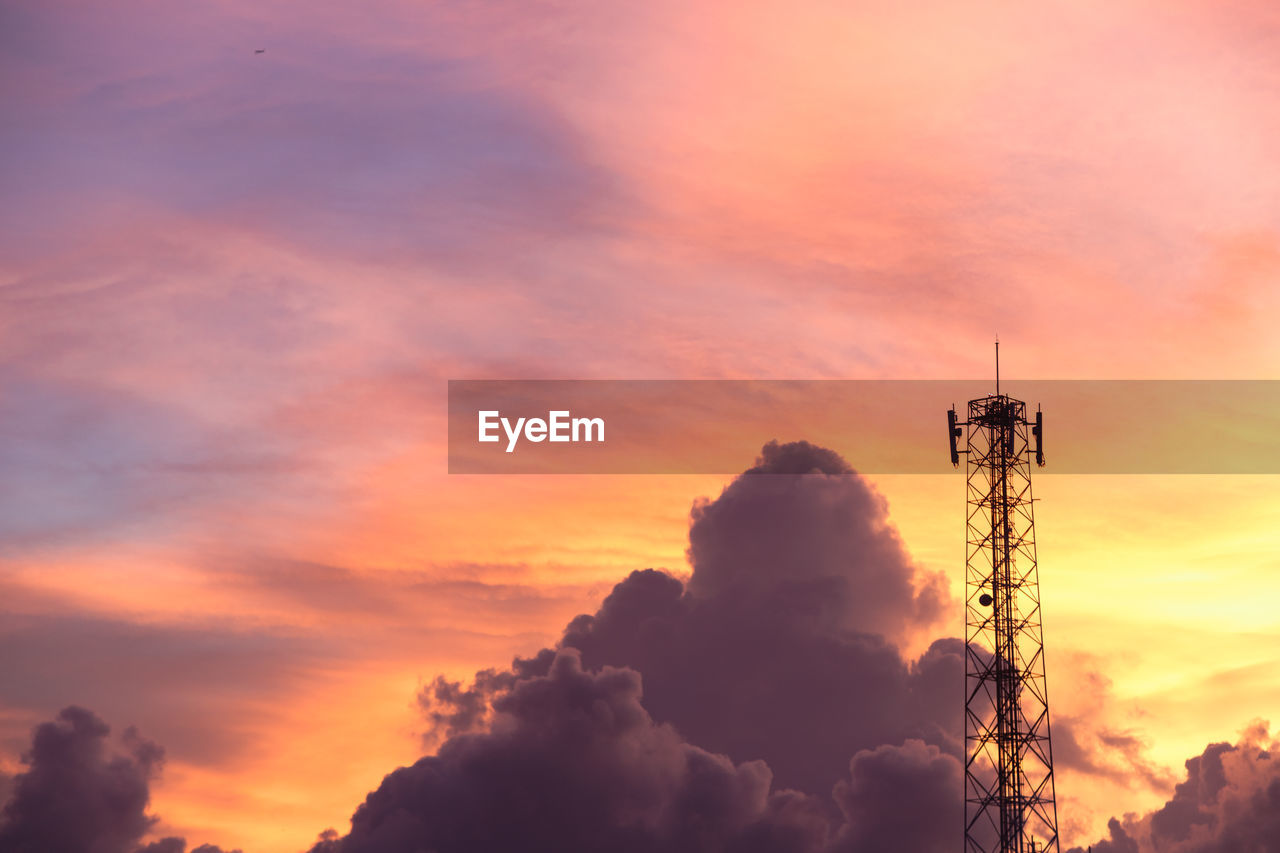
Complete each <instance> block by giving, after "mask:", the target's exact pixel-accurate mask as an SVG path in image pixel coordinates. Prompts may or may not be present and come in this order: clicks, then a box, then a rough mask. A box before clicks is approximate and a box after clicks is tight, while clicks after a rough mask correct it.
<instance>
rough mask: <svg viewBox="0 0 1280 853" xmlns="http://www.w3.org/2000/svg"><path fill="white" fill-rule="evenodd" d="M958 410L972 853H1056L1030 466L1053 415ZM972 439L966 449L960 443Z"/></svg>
mask: <svg viewBox="0 0 1280 853" xmlns="http://www.w3.org/2000/svg"><path fill="white" fill-rule="evenodd" d="M996 359H997V361H996V364H997V367H996V393H995V394H992V395H989V396H986V397H980V398H978V399H976V400H970V401H969V406H968V415H967V419H966V420H964V421H960V420H959V419H958V415H957V413H956V410H955V408H954V407H953V408H951V409H950V410H948V412H947V429H948V438H949V441H950V444H951V463H952V464H953V465H958V464H959V462H960V456H961V454H963V455H964V456H965V458H966V469H967V471H966V473H967V477H966V483H967V486H966V495H967V501H966V507H967V512H966V522H965V528H966V541H967V543H968V544H967V545H966V549H965V558H966V559H965V707H964V730H965V731H964V736H965V782H964V786H965V792H964V797H965V817H964V838H965V841H964V850H965V853H1033V851H1035V853H1039V851H1046V853H1057V851H1058V814H1057V805H1056V803H1055V800H1054V786H1053V749H1052V746H1051V745H1050V742H1049V694H1048V690H1047V688H1046V686H1045V671H1044V634H1043V630H1042V627H1041V618H1040V585H1039V577H1038V571H1037V567H1036V538H1035V518H1034V513H1033V499H1032V496H1031V462H1032V459H1034V460H1035V462H1036V464H1037V465H1044V417H1043V414H1042V413H1041V412H1039V411H1036V412H1035V414H1034V418H1033V419H1029V418H1028V415H1027V406H1026V403H1024V402H1023V401H1021V400H1015V399H1013V398H1012V397H1010V396H1008V395H1006V394H1001V393H1000V380H999V344H998V343H997V345H996ZM962 438H963V439H964V448H963V449H961V448H960V447H959V446H958V441H959V440H960V439H962Z"/></svg>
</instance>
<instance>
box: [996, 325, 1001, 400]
mask: <svg viewBox="0 0 1280 853" xmlns="http://www.w3.org/2000/svg"><path fill="white" fill-rule="evenodd" d="M999 393H1000V336H999V335H996V394H997V395H998V394H999Z"/></svg>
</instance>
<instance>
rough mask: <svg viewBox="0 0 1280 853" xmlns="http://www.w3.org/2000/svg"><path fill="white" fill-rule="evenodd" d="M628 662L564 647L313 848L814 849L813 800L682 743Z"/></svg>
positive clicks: (373, 851) (818, 830)
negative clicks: (592, 660) (604, 660)
mask: <svg viewBox="0 0 1280 853" xmlns="http://www.w3.org/2000/svg"><path fill="white" fill-rule="evenodd" d="M640 697H641V688H640V677H639V675H638V674H637V673H635V672H634V671H631V670H622V669H614V668H611V667H606V668H604V669H601V670H599V671H598V672H588V671H585V670H583V668H582V666H581V662H580V656H579V653H578V652H577V651H576V650H573V649H565V650H562V651H560V652H558V653H557V654H556V655H555V657H554V659H553V660H552V661H551V664H550V666H549V667H548V671H547V673H546V675H542V676H536V677H532V678H526V679H522V680H520V681H519V682H518V683H516V684H515V685H514V686H513V687H512V689H511V690H510V691H509V692H508V693H505V694H504V695H502V696H500V697H498V698H497V699H495V700H494V714H495V718H494V722H493V726H492V728H491V730H490V731H489V732H486V733H483V734H472V735H460V736H458V737H455V738H453V739H451V740H449V741H448V742H446V743H445V744H444V746H442V747H441V749H440V751H439V753H438V754H437V755H435V756H432V757H428V758H423V759H421V760H420V761H418V763H416V764H414V765H413V766H411V767H405V768H401V769H399V770H396V771H395V772H393V773H392V774H391V775H389V776H387V778H386V779H384V780H383V783H382V785H381V786H380V787H379V788H378V790H377V791H375V792H373V793H372V794H370V795H369V797H368V799H366V801H365V802H364V804H363V805H361V806H360V808H359V809H358V810H357V811H356V813H355V816H354V817H353V818H352V828H351V832H350V834H349V835H348V836H346V837H345V838H343V839H338V840H332V841H326V842H321V843H320V844H317V845H316V847H315V848H314V849H315V851H316V853H321V851H323V852H324V853H330V851H342V853H388V851H406V853H407V851H414V850H434V851H438V853H450V851H474V850H516V849H519V850H524V851H531V853H532V851H576V850H582V851H586V850H610V851H616V853H628V851H657V850H666V851H672V853H679V851H704V850H741V851H749V850H759V849H770V850H786V849H792V850H797V851H799V850H811V849H815V845H816V844H819V843H821V841H822V840H823V839H824V837H825V833H826V820H825V818H824V817H823V816H822V814H821V811H820V809H819V807H818V805H817V804H816V803H815V802H813V801H811V799H810V798H807V797H804V796H802V795H797V794H785V793H784V794H778V793H771V792H770V781H771V774H770V772H769V769H768V767H767V766H766V765H765V764H764V763H763V762H759V761H754V762H744V763H741V764H735V763H734V762H732V761H730V760H729V759H728V758H726V757H725V756H721V755H714V754H712V753H709V752H707V751H705V750H703V749H700V748H698V747H696V746H693V745H691V744H689V743H687V742H685V741H684V740H683V739H682V738H681V737H680V736H679V735H678V734H677V733H676V731H675V730H674V729H673V728H671V727H670V726H665V725H661V724H658V723H656V722H655V721H654V720H653V719H652V718H651V717H650V716H649V714H648V712H647V711H646V710H645V709H644V707H643V706H642V705H641V702H640Z"/></svg>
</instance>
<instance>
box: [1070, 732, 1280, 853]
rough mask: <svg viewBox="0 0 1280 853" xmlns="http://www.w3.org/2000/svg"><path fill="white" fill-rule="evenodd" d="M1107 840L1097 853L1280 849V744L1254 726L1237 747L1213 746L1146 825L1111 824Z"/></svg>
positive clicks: (1190, 763) (1131, 820)
mask: <svg viewBox="0 0 1280 853" xmlns="http://www.w3.org/2000/svg"><path fill="white" fill-rule="evenodd" d="M1108 836H1109V837H1108V838H1107V839H1106V840H1103V841H1099V842H1097V843H1096V844H1094V845H1093V850H1094V853H1154V851H1159V853H1270V851H1274V850H1280V742H1278V741H1276V740H1274V739H1272V738H1271V737H1270V736H1269V735H1268V733H1267V730H1266V726H1265V724H1256V725H1255V726H1253V727H1252V728H1251V729H1250V730H1249V731H1248V732H1246V733H1245V735H1244V737H1243V738H1241V740H1240V741H1239V742H1238V743H1236V744H1228V743H1215V744H1210V745H1209V746H1207V747H1205V750H1204V752H1202V753H1201V754H1200V755H1197V756H1195V757H1194V758H1190V759H1188V760H1187V762H1186V778H1185V779H1183V781H1181V782H1179V783H1178V785H1177V787H1176V788H1175V789H1174V793H1173V797H1172V798H1171V799H1170V800H1169V801H1168V802H1167V803H1165V804H1164V805H1163V806H1161V807H1160V808H1159V809H1157V810H1156V811H1154V812H1151V813H1149V814H1147V815H1146V816H1144V817H1142V818H1135V817H1133V816H1128V817H1126V818H1125V819H1124V820H1123V821H1119V820H1116V819H1115V818H1112V819H1111V821H1110V823H1109V825H1108ZM1070 853H1080V848H1076V849H1075V850H1073V851H1070Z"/></svg>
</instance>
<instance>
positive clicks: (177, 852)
mask: <svg viewBox="0 0 1280 853" xmlns="http://www.w3.org/2000/svg"><path fill="white" fill-rule="evenodd" d="M137 853H187V840H186V839H185V838H162V839H160V840H159V841H153V842H151V843H150V844H148V845H146V846H145V847H139V848H138V851H137ZM191 853H241V851H239V850H223V849H222V848H221V847H219V846H218V845H216V844H201V845H200V846H199V847H196V848H194V849H192V850H191Z"/></svg>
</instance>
